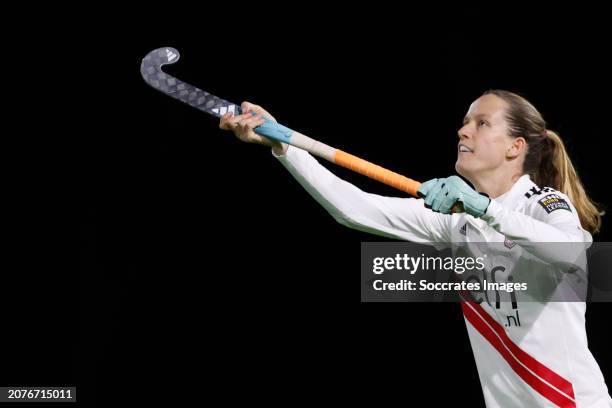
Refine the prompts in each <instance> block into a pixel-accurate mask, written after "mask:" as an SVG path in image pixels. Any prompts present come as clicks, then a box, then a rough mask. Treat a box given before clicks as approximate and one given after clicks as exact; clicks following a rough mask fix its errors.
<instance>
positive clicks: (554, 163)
mask: <svg viewBox="0 0 612 408" xmlns="http://www.w3.org/2000/svg"><path fill="white" fill-rule="evenodd" d="M544 132H545V133H544V136H543V139H544V140H543V142H544V145H545V146H544V147H543V149H542V151H541V159H540V161H539V166H537V168H536V169H535V172H534V174H533V175H532V176H533V181H534V183H536V184H537V185H539V186H548V187H552V188H554V189H555V190H558V191H560V192H562V193H563V194H565V195H567V196H568V197H569V199H570V201H571V202H572V204H574V207H575V208H576V211H577V212H578V217H579V218H580V223H581V224H582V227H583V228H584V229H586V230H588V231H590V232H592V233H597V232H599V230H600V228H601V217H602V216H603V215H604V212H603V211H601V210H599V208H598V207H597V205H596V204H595V203H594V202H593V201H592V200H591V199H590V198H589V196H588V195H587V193H586V191H585V189H584V186H583V185H582V182H581V181H580V177H578V173H577V172H576V169H575V168H574V165H573V164H572V161H571V159H570V157H569V155H568V154H567V150H566V149H565V144H564V143H563V140H561V138H560V137H559V135H558V134H556V133H555V132H553V131H551V130H545V131H544Z"/></svg>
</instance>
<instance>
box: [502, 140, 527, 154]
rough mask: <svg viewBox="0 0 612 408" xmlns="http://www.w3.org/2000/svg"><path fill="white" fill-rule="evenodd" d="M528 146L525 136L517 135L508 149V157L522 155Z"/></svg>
mask: <svg viewBox="0 0 612 408" xmlns="http://www.w3.org/2000/svg"><path fill="white" fill-rule="evenodd" d="M526 148H527V142H526V141H525V138H523V137H515V138H514V139H513V140H512V143H511V144H510V145H509V146H508V148H507V149H506V158H507V159H514V158H517V157H518V156H520V155H521V153H523V152H524V151H525V149H526Z"/></svg>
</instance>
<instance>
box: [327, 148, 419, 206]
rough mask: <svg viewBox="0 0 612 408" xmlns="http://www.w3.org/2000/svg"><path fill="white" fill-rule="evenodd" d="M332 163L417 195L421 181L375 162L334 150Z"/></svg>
mask: <svg viewBox="0 0 612 408" xmlns="http://www.w3.org/2000/svg"><path fill="white" fill-rule="evenodd" d="M334 163H335V164H337V165H339V166H342V167H346V168H347V169H349V170H353V171H355V172H357V173H360V174H363V175H364V176H368V177H370V178H372V179H374V180H377V181H380V182H381V183H385V184H386V185H388V186H391V187H395V188H397V189H398V190H402V191H405V192H406V193H408V194H410V195H413V196H415V197H416V196H417V190H418V189H419V187H421V183H419V182H418V181H416V180H412V179H409V178H408V177H405V176H402V175H401V174H397V173H395V172H393V171H391V170H387V169H385V168H384V167H380V166H377V165H376V164H373V163H370V162H369V161H367V160H363V159H360V158H359V157H357V156H353V155H352V154H349V153H346V152H343V151H342V150H336V153H335V155H334Z"/></svg>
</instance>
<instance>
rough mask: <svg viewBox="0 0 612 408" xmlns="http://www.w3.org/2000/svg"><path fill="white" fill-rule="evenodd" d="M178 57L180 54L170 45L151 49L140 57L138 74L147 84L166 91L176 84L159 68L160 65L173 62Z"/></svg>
mask: <svg viewBox="0 0 612 408" xmlns="http://www.w3.org/2000/svg"><path fill="white" fill-rule="evenodd" d="M179 58H181V55H180V54H179V52H178V51H177V50H176V49H175V48H172V47H162V48H158V49H156V50H153V51H151V52H150V53H148V54H147V56H146V57H144V58H143V59H142V63H141V64H140V74H141V75H142V78H143V79H144V80H145V82H146V83H147V84H149V85H151V86H152V87H153V88H156V89H159V90H160V91H162V92H164V93H168V92H169V91H171V89H172V87H173V86H175V85H176V80H175V79H174V78H172V77H171V76H169V75H166V74H165V73H164V72H163V71H162V70H161V67H162V66H164V65H166V64H174V63H175V62H176V61H178V60H179Z"/></svg>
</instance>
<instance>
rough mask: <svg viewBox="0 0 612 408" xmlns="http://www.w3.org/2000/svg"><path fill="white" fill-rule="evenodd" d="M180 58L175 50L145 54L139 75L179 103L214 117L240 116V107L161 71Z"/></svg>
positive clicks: (163, 49) (157, 50) (159, 50)
mask: <svg viewBox="0 0 612 408" xmlns="http://www.w3.org/2000/svg"><path fill="white" fill-rule="evenodd" d="M179 58H180V54H179V52H178V51H177V50H176V48H172V47H162V48H157V49H155V50H153V51H151V52H150V53H148V54H147V56H146V57H144V58H143V59H142V63H141V64H140V74H141V75H142V78H143V79H144V80H145V82H146V83H147V84H149V85H150V86H152V87H153V88H155V89H157V90H158V91H161V92H163V93H165V94H166V95H168V96H171V97H173V98H175V99H178V100H179V101H181V102H183V103H186V104H187V105H190V106H193V107H194V108H196V109H199V110H201V111H203V112H206V113H208V114H210V115H213V116H215V117H221V116H222V115H223V114H225V113H226V112H233V113H235V114H237V115H238V114H240V113H241V112H242V111H241V109H240V106H238V105H236V104H233V103H231V102H228V101H226V100H224V99H221V98H218V97H216V96H215V95H211V94H209V93H208V92H204V91H202V90H201V89H199V88H197V87H195V86H193V85H190V84H188V83H186V82H183V81H181V80H180V79H177V78H175V77H173V76H171V75H168V74H166V73H165V72H163V71H162V69H161V68H162V67H163V66H164V65H167V64H174V63H175V62H176V61H178V60H179Z"/></svg>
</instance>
